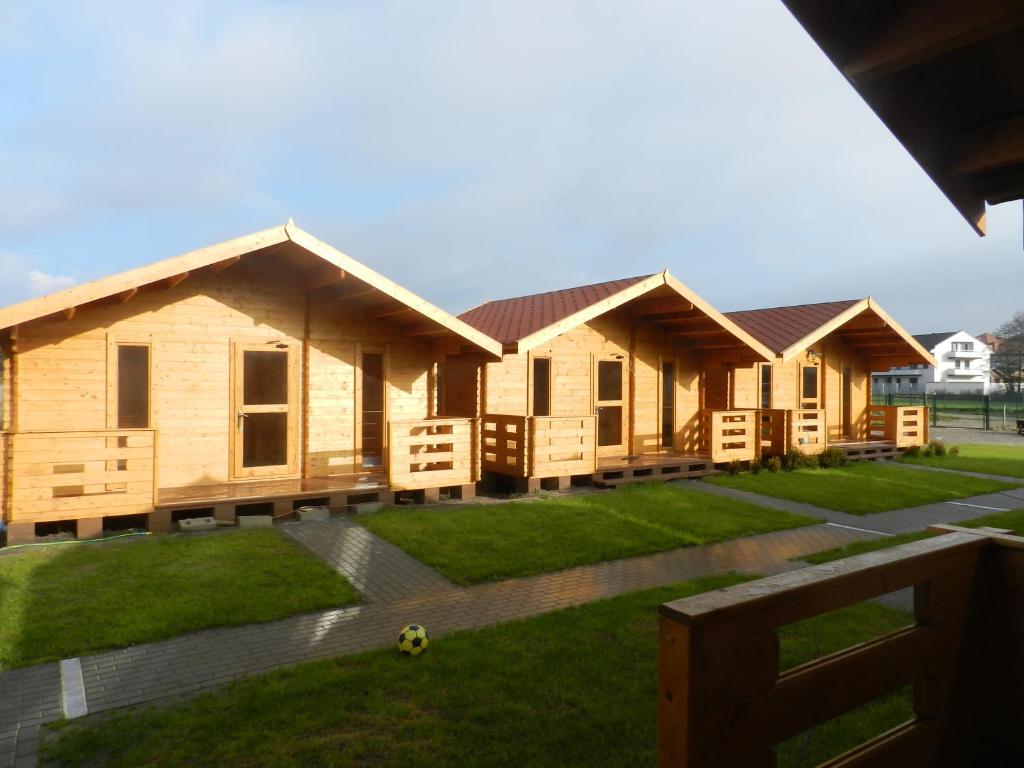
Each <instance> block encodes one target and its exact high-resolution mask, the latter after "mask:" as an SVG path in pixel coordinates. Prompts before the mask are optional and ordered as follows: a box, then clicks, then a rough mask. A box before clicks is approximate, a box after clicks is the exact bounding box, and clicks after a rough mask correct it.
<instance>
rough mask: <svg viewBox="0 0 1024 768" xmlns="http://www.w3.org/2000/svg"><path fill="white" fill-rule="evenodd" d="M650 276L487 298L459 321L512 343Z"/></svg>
mask: <svg viewBox="0 0 1024 768" xmlns="http://www.w3.org/2000/svg"><path fill="white" fill-rule="evenodd" d="M649 277H652V275H640V276H639V277H626V278H623V279H621V280H609V281H608V282H606V283H594V284H593V285H581V286H579V287H577V288H566V289H564V290H561V291H548V292H547V293H535V294H532V295H530V296H517V297H515V298H512V299H499V300H497V301H488V302H486V303H484V304H481V305H480V306H479V307H474V308H473V309H470V310H468V311H466V312H463V313H462V314H461V315H459V320H462V322H464V323H467V324H468V325H471V326H473V327H474V328H476V329H477V330H478V331H482V332H483V333H486V334H487V335H488V336H490V337H491V338H492V339H496V340H497V341H500V342H501V343H502V344H512V343H514V342H516V341H519V340H520V339H524V338H526V337H527V336H529V335H531V334H533V333H536V332H537V331H539V330H541V329H542V328H547V327H548V326H549V325H551V324H552V323H557V322H558V321H559V320H563V319H565V318H566V317H568V316H569V315H572V314H575V313H576V312H579V311H580V310H583V309H586V308H587V307H589V306H590V305H591V304H596V303H597V302H599V301H601V300H603V299H607V298H608V297H609V296H614V295H615V294H616V293H618V292H619V291H622V290H625V289H626V288H629V287H630V286H631V285H636V284H637V283H639V282H640V281H641V280H646V279H647V278H649Z"/></svg>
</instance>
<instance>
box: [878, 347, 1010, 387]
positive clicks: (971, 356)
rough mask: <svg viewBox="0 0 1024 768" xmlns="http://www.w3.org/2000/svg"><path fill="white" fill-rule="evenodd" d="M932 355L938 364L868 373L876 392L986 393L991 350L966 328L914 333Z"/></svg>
mask: <svg viewBox="0 0 1024 768" xmlns="http://www.w3.org/2000/svg"><path fill="white" fill-rule="evenodd" d="M914 338H915V339H917V341H918V342H919V343H920V344H921V346H922V347H924V348H925V349H927V350H928V351H929V352H931V353H932V355H933V356H934V357H935V360H936V362H937V363H938V366H937V367H932V366H930V365H911V366H907V367H904V368H890V369H889V370H888V371H876V372H874V373H872V374H871V391H872V393H873V394H876V395H888V394H901V395H913V394H922V393H931V392H950V393H959V394H964V393H978V394H988V393H989V392H990V391H992V389H993V385H992V380H991V370H992V369H991V362H990V358H991V357H992V350H991V349H989V347H988V345H987V344H985V343H984V342H982V341H981V340H980V339H978V338H977V337H975V336H971V334H969V333H967V332H966V331H950V332H949V333H923V334H921V335H919V336H914Z"/></svg>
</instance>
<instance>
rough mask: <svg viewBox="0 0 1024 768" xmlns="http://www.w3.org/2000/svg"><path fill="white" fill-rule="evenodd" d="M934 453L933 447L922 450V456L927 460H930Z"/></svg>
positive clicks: (927, 446)
mask: <svg viewBox="0 0 1024 768" xmlns="http://www.w3.org/2000/svg"><path fill="white" fill-rule="evenodd" d="M932 453H933V451H932V447H931V446H930V445H926V446H925V447H924V448H922V449H921V455H922V456H924V457H925V458H928V457H929V456H931V455H932Z"/></svg>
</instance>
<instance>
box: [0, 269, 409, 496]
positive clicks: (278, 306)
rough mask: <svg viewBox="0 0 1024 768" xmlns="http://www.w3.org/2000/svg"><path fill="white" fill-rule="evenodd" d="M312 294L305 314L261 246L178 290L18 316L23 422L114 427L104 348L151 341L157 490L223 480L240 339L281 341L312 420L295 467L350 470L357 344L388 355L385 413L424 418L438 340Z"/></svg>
mask: <svg viewBox="0 0 1024 768" xmlns="http://www.w3.org/2000/svg"><path fill="white" fill-rule="evenodd" d="M311 297H312V298H311V302H310V310H309V316H308V318H307V293H306V290H305V288H304V287H303V286H302V285H300V283H299V281H298V280H296V279H295V270H294V269H289V268H288V267H287V265H286V264H284V263H282V262H280V261H279V260H276V259H273V258H271V257H269V256H261V255H254V256H252V257H250V258H247V259H245V260H243V261H242V262H240V263H238V264H237V265H235V266H233V267H232V268H231V269H230V270H227V271H225V272H222V273H218V274H211V273H203V272H200V273H196V274H194V275H193V276H191V277H189V278H188V279H185V280H184V281H183V282H181V283H180V284H178V285H175V286H174V287H171V288H164V289H158V290H142V291H139V292H138V293H137V294H136V295H133V296H132V297H131V298H130V300H128V301H126V302H125V303H119V302H116V301H115V302H114V303H111V304H106V305H102V306H94V307H87V308H84V309H82V310H81V311H79V312H77V313H76V314H74V316H73V317H71V319H69V320H65V319H63V318H61V319H57V320H54V319H52V318H51V319H46V320H40V321H33V322H31V323H27V324H25V325H22V326H21V327H20V328H19V330H18V340H17V349H18V352H17V356H16V359H17V367H16V370H17V373H16V381H12V382H11V384H12V387H13V389H14V391H15V392H16V394H15V397H16V399H17V402H16V403H15V404H14V407H15V408H16V410H17V413H18V426H17V428H18V429H19V430H21V431H38V430H59V431H67V430H102V429H106V428H108V427H109V426H111V425H110V422H109V418H110V417H109V415H108V410H109V403H108V397H109V394H108V393H109V391H110V386H109V383H108V379H109V370H110V369H109V366H108V355H109V354H110V351H109V346H108V345H109V344H111V343H112V342H117V341H124V342H135V343H146V344H149V345H151V358H150V359H151V366H152V367H151V382H152V384H151V408H152V414H151V422H150V426H151V427H152V428H153V429H155V430H157V434H158V443H157V446H158V447H157V457H156V458H157V467H158V472H157V485H158V486H159V487H177V486H185V485H191V484H200V483H213V482H226V481H228V480H229V479H230V461H229V456H230V442H231V439H232V438H231V433H232V429H233V426H234V419H233V416H234V414H232V413H231V407H232V400H231V381H230V379H231V346H232V343H233V342H236V341H237V342H252V343H257V344H262V343H268V342H276V343H278V344H284V345H288V346H289V347H290V348H291V349H293V350H294V353H295V355H296V356H297V358H298V359H297V360H296V363H297V364H299V365H300V366H302V369H303V370H302V373H301V374H300V375H301V377H302V378H301V381H302V384H301V385H300V386H298V387H297V399H298V402H296V403H295V407H296V408H297V409H298V410H299V413H301V414H302V416H303V418H301V419H299V423H300V425H305V434H304V435H302V436H300V439H299V441H298V445H299V450H300V451H301V450H302V449H303V446H304V445H308V456H301V455H300V456H299V457H298V459H299V464H298V466H299V467H303V466H306V467H307V469H308V471H309V474H310V475H311V476H322V475H325V474H332V473H339V472H348V471H351V463H352V457H353V451H354V444H355V443H354V441H355V436H354V435H355V414H356V402H357V401H356V397H357V393H356V381H357V376H356V366H357V365H358V359H359V357H358V356H359V353H360V351H361V350H365V351H379V352H382V353H385V360H386V363H385V365H386V373H387V378H388V387H387V395H386V399H387V405H386V408H387V415H388V418H394V419H399V418H425V417H426V415H427V369H428V356H429V352H428V349H429V347H428V343H427V342H426V341H423V340H416V339H409V338H408V337H405V338H403V336H402V335H401V334H400V333H399V332H398V331H397V330H396V328H395V326H394V325H392V324H390V323H387V322H383V321H379V320H377V321H371V320H369V319H367V318H366V316H365V314H364V313H363V312H362V310H357V309H354V308H352V307H349V306H346V305H345V303H344V300H342V301H341V302H338V303H332V304H330V305H323V304H321V303H318V302H317V300H316V293H315V292H314V293H312V294H311ZM307 322H308V327H309V345H308V350H303V346H304V339H305V335H306V328H307ZM304 351H305V352H306V353H307V354H303V353H304ZM307 381H308V406H309V407H308V411H307V412H303V411H304V409H305V407H306V404H307V396H306V382H307ZM8 391H9V392H10V391H11V390H10V389H8ZM302 428H303V427H301V426H300V429H302ZM307 459H308V461H307Z"/></svg>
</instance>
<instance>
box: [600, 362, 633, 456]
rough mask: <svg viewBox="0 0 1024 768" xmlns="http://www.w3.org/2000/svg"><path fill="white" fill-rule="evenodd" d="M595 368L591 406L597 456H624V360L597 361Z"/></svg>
mask: <svg viewBox="0 0 1024 768" xmlns="http://www.w3.org/2000/svg"><path fill="white" fill-rule="evenodd" d="M596 367H597V371H596V379H597V387H596V388H595V389H596V394H595V397H594V405H595V411H596V413H597V455H598V456H614V455H618V454H623V453H625V451H626V449H625V436H626V424H625V420H626V409H625V407H624V400H623V392H624V391H625V388H626V366H625V360H622V359H620V358H613V359H605V360H598V361H597V365H596Z"/></svg>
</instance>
